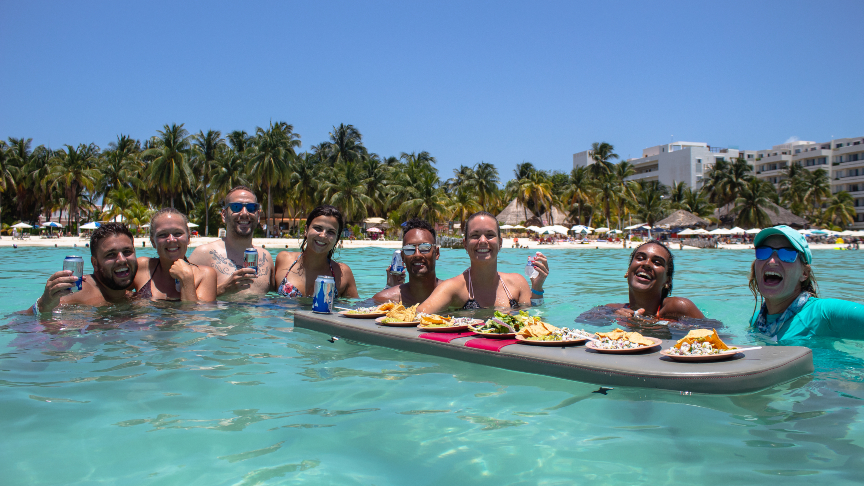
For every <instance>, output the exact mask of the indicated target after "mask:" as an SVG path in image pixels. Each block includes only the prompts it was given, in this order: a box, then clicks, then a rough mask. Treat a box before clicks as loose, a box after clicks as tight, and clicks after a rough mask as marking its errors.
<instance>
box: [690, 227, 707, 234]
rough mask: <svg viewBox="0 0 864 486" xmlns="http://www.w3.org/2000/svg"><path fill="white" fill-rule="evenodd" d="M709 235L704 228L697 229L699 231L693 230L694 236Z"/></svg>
mask: <svg viewBox="0 0 864 486" xmlns="http://www.w3.org/2000/svg"><path fill="white" fill-rule="evenodd" d="M709 233H710V232H709V231H708V230H706V229H705V228H699V229H695V230H693V234H694V235H707V234H709Z"/></svg>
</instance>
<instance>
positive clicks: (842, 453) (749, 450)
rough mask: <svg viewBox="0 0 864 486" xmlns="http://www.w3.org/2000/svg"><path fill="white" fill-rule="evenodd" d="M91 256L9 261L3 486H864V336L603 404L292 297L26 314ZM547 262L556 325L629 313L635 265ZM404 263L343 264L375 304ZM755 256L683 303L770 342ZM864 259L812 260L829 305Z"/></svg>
mask: <svg viewBox="0 0 864 486" xmlns="http://www.w3.org/2000/svg"><path fill="white" fill-rule="evenodd" d="M80 250H84V251H89V250H86V249H78V250H77V251H73V250H70V249H62V248H61V249H53V248H51V249H45V248H20V249H17V250H13V249H10V248H2V249H0V258H2V260H0V261H2V262H3V263H4V265H3V267H2V269H0V295H2V296H3V298H2V299H0V315H2V317H0V358H2V359H0V411H2V413H0V427H2V431H3V439H2V442H0V448H2V451H0V466H2V471H3V473H2V477H3V479H2V481H0V482H2V484H4V485H18V484H22V485H23V484H36V485H48V484H52V485H54V484H57V485H60V484H64V485H85V484H86V485H90V484H136V485H137V484H147V485H175V484H176V485H247V484H248V485H251V484H300V483H303V484H339V485H351V484H358V485H361V484H362V485H403V484H481V485H485V484H488V485H496V486H497V485H503V484H520V485H522V484H524V485H532V484H539V485H554V484H573V483H596V484H637V483H652V484H678V483H683V482H690V483H694V484H730V483H733V484H734V483H740V482H743V481H746V482H749V483H759V484H762V483H768V482H769V481H777V480H780V481H783V482H784V483H788V484H813V483H814V482H816V483H819V484H825V483H829V482H830V484H855V483H858V484H860V482H861V478H862V471H864V419H862V404H864V401H862V399H864V369H862V360H864V344H862V343H861V342H858V341H839V342H821V341H819V342H813V343H812V344H813V347H814V355H815V364H816V372H815V373H814V374H813V375H812V376H810V377H807V378H804V379H800V380H797V381H795V382H793V383H787V384H783V385H780V386H777V387H775V388H771V389H768V390H765V391H762V392H759V393H755V394H750V395H737V396H708V395H688V394H682V393H680V392H671V391H658V390H649V389H639V388H622V387H618V388H616V389H614V390H612V391H610V392H609V393H608V394H607V395H601V394H598V393H592V391H594V390H596V389H597V385H590V384H584V383H578V382H570V381H566V380H560V379H555V378H547V377H543V376H536V375H530V374H524V373H517V372H511V371H506V370H500V369H495V368H489V367H485V366H480V365H474V364H468V363H463V362H460V361H456V360H450V359H444V358H434V357H429V356H424V355H420V354H414V353H408V352H402V351H397V350H392V349H386V348H381V347H376V346H369V345H365V344H361V343H355V342H346V341H345V340H341V341H338V342H336V343H335V344H331V343H329V342H328V341H327V337H328V336H325V335H323V334H320V333H317V332H313V331H308V330H304V329H295V328H294V327H293V323H292V317H291V313H292V310H293V307H292V304H289V303H287V302H286V301H284V300H282V299H280V298H278V297H275V296H269V297H266V298H264V299H262V300H260V301H256V302H248V303H231V304H227V303H220V304H215V305H211V306H201V307H192V308H189V307H184V306H182V305H177V304H169V303H165V304H157V305H136V306H129V307H124V308H115V309H100V310H92V309H79V310H75V311H71V310H68V311H64V312H63V313H62V315H55V316H54V318H53V319H51V320H37V319H36V318H34V317H31V316H17V315H13V314H12V312H13V311H16V310H20V309H23V308H26V307H28V306H30V305H32V303H33V301H34V300H35V299H36V298H37V297H38V296H39V295H40V294H41V292H42V288H43V287H44V283H45V279H46V278H47V277H48V276H49V275H50V274H51V273H53V272H54V271H57V270H59V269H60V268H61V265H62V259H63V257H64V256H65V255H67V254H81V251H80ZM546 253H547V255H548V256H549V261H550V267H551V268H552V272H553V273H552V275H551V276H550V278H549V279H548V280H547V284H546V289H547V291H546V305H545V306H544V307H542V308H540V309H538V311H539V312H540V313H541V314H543V315H544V317H545V319H546V320H548V321H549V322H551V323H552V324H554V325H559V326H565V325H566V326H574V325H576V326H579V327H585V328H588V329H592V330H597V329H600V328H601V327H603V326H602V323H601V327H597V323H596V322H595V323H593V324H585V323H576V322H574V320H576V318H577V317H578V316H579V315H580V314H582V313H583V312H585V311H587V310H589V309H591V308H592V307H594V306H596V305H599V304H606V303H609V302H624V301H626V283H625V280H624V272H625V270H626V266H627V257H628V255H629V252H628V251H625V250H594V251H592V250H550V251H548V252H546ZM529 254H530V252H529V251H528V250H513V249H507V250H504V251H503V253H502V255H501V257H500V260H501V265H500V269H501V270H502V271H513V272H519V271H521V270H522V268H523V265H524V261H525V258H526V257H527V256H528V255H529ZM85 255H87V254H85ZM139 255H147V256H153V255H154V254H153V252H152V250H151V249H149V248H148V249H146V250H141V251H140V252H139ZM390 255H391V250H386V249H377V248H370V249H347V250H342V251H341V253H340V254H339V256H338V258H339V259H340V260H341V261H344V262H346V263H348V264H349V265H350V266H351V268H352V269H353V270H354V273H355V275H356V276H357V281H358V287H359V290H360V294H361V297H368V296H371V295H372V294H373V293H374V292H376V291H378V290H379V289H380V288H381V287H382V284H383V281H384V277H383V269H384V268H385V267H386V265H387V264H388V262H389V256H390ZM87 256H89V255H87ZM274 256H275V255H274ZM85 260H86V261H88V264H87V265H86V266H87V269H86V271H87V272H89V271H90V268H89V258H85ZM751 261H752V252H750V251H728V250H726V251H724V250H702V251H679V252H676V261H675V263H676V275H675V291H674V295H678V296H683V297H689V298H691V299H692V300H693V301H694V302H695V303H696V304H697V305H698V306H699V307H700V309H702V310H703V312H704V313H705V315H706V316H707V317H708V318H710V319H716V320H718V321H721V322H722V324H723V327H722V328H721V332H723V333H724V334H725V335H727V336H729V338H728V341H731V342H733V343H735V344H748V343H753V342H758V341H757V340H756V339H755V338H754V337H752V336H751V335H749V334H748V333H747V330H746V322H747V319H748V318H749V316H750V315H751V314H752V311H753V297H752V296H751V294H750V293H749V291H748V290H747V288H746V278H747V277H746V276H747V271H748V269H749V265H750V262H751ZM862 261H864V252H854V251H824V250H823V251H816V252H814V268H815V273H816V276H817V280H818V282H819V284H820V288H821V292H822V294H823V295H824V296H826V297H839V298H845V299H850V300H855V301H859V302H862V301H864V296H862V294H861V288H862V287H861V283H860V270H861V268H862ZM466 265H467V257H466V255H465V253H464V251H461V250H442V255H441V260H439V263H438V273H439V276H443V277H449V276H453V275H455V274H456V273H458V272H460V271H462V270H463V269H464V268H465V267H466ZM718 324H719V323H718ZM606 327H608V326H606Z"/></svg>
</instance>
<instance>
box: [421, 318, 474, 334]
mask: <svg viewBox="0 0 864 486" xmlns="http://www.w3.org/2000/svg"><path fill="white" fill-rule="evenodd" d="M482 323H483V321H482V320H480V319H473V318H471V317H452V316H447V317H444V316H439V315H438V314H420V324H417V329H420V330H421V331H431V332H462V331H467V330H468V327H469V326H472V325H477V324H482Z"/></svg>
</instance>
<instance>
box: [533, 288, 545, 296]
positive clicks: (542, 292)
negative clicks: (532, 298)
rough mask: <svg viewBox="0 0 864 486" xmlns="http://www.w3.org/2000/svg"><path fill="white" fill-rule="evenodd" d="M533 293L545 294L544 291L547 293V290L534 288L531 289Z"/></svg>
mask: <svg viewBox="0 0 864 486" xmlns="http://www.w3.org/2000/svg"><path fill="white" fill-rule="evenodd" d="M531 293H532V294H537V295H543V294H544V293H546V291H545V290H534V289H531Z"/></svg>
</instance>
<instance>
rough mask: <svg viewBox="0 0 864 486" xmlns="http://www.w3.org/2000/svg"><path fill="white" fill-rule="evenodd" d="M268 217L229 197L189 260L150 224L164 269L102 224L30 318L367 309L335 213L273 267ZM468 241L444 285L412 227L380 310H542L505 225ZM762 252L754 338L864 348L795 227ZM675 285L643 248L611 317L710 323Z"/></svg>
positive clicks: (173, 234)
mask: <svg viewBox="0 0 864 486" xmlns="http://www.w3.org/2000/svg"><path fill="white" fill-rule="evenodd" d="M261 215H262V211H261V205H260V204H259V203H258V201H257V198H256V196H255V194H254V193H253V192H252V190H251V189H249V188H248V187H245V186H237V187H235V188H233V189H231V191H230V192H228V194H227V195H226V197H225V200H224V204H223V208H222V212H221V216H222V220H223V222H224V224H225V227H226V236H225V237H224V238H221V239H219V240H216V241H214V242H211V243H208V244H205V245H202V246H199V247H197V248H196V249H195V250H194V251H193V252H192V254H191V255H189V257H188V259H187V258H186V253H187V250H188V246H189V238H190V234H189V228H188V225H187V223H188V220H187V218H186V216H185V215H184V214H182V213H181V212H179V211H177V210H176V209H173V208H164V209H161V210H159V211H157V212H156V213H155V214H154V215H153V217H152V219H151V221H150V225H151V226H150V230H151V235H150V243H151V245H152V246H153V248H154V249H155V250H156V253H157V257H155V258H150V257H136V254H135V245H134V240H133V236H132V234H131V232H130V231H129V230H128V229H127V228H126V226H125V225H123V224H122V223H106V224H103V225H102V226H101V227H100V228H98V229H97V230H96V231H95V232H94V233H93V236H92V237H91V240H90V245H89V246H90V252H91V259H90V260H91V263H92V265H93V273H92V274H91V275H87V276H85V277H84V281H83V286H82V290H81V291H80V292H75V293H70V291H69V289H70V288H71V287H72V286H73V285H75V283H76V281H77V278H76V277H74V276H73V275H72V272H70V271H65V270H64V271H60V272H57V273H54V274H53V275H51V276H50V277H49V278H48V281H47V283H46V285H45V290H44V292H43V294H42V296H40V297H39V298H38V299H37V301H36V302H35V303H34V304H33V306H32V307H31V308H30V309H29V310H28V311H25V312H27V313H33V314H41V313H49V312H52V311H53V310H54V309H55V308H57V307H58V306H59V305H61V304H81V305H91V306H100V305H106V304H112V303H115V304H116V303H121V302H126V301H129V300H132V299H147V300H169V301H171V300H173V301H184V302H212V301H215V300H216V299H217V298H218V299H220V300H233V299H238V298H246V297H248V296H251V295H263V294H265V293H267V292H270V291H276V292H277V293H278V294H279V295H280V296H283V297H288V298H299V297H309V296H311V295H312V293H313V290H314V286H315V279H316V278H317V277H318V276H320V275H325V276H332V277H333V278H334V280H335V283H336V290H337V296H339V297H343V298H358V297H359V295H358V292H357V284H356V282H355V279H354V274H353V273H352V272H351V269H350V268H349V267H348V265H346V264H344V263H340V262H336V261H334V260H333V252H334V249H335V248H336V247H337V245H338V243H339V240H340V238H341V236H342V232H343V229H344V227H345V221H344V218H343V216H342V213H341V212H340V211H339V210H338V209H337V208H335V207H333V206H328V205H324V206H319V207H317V208H315V209H314V210H313V211H312V212H310V214H309V216H308V217H307V219H306V228H305V233H304V235H303V241H302V243H301V245H300V251H297V252H290V251H281V252H279V254H278V255H277V256H276V260H275V261H274V260H273V258H272V257H271V255H270V253H269V252H268V251H267V250H266V249H264V248H258V247H255V246H254V245H253V243H252V236H253V231H254V229H255V228H256V227H257V226H258V224H259V222H260V218H261ZM463 238H464V243H465V250H466V252H467V253H468V256H469V259H470V266H469V267H468V269H466V270H465V271H464V272H462V273H461V274H459V275H457V276H455V277H452V278H449V279H446V280H442V279H440V278H438V276H437V274H436V272H435V264H436V261H437V260H438V259H439V257H440V252H439V248H438V246H437V245H436V234H435V228H434V227H433V226H432V225H431V224H430V223H429V222H427V221H424V220H421V219H411V220H409V221H407V222H406V223H405V224H403V236H402V250H401V251H402V258H403V261H404V262H405V267H406V271H407V274H408V279H407V282H405V283H400V284H396V285H393V286H391V287H389V288H386V289H384V290H382V291H380V292H378V293H377V294H375V295H374V296H373V300H375V301H377V302H402V304H403V305H405V306H411V305H414V304H419V305H418V307H417V311H418V312H423V313H438V312H443V311H447V310H453V309H480V308H506V309H517V308H523V307H530V306H536V305H542V303H543V294H544V292H545V290H544V288H543V285H544V282H545V281H546V278H547V277H548V275H549V263H548V260H547V258H546V257H545V256H544V255H543V254H542V253H539V252H538V253H537V256H536V257H535V258H534V259H533V266H534V269H535V270H536V276H535V277H533V278H531V279H530V281H529V280H527V279H526V278H525V277H523V276H522V275H521V274H518V273H504V272H500V271H499V270H498V252H499V251H500V250H501V247H502V240H501V231H500V228H499V226H498V222H497V220H496V219H495V217H494V216H493V215H492V214H490V213H487V212H485V211H481V212H478V213H474V214H473V215H471V216H470V217H469V218H468V219H467V220H466V222H465V227H464V237H463ZM754 246H755V248H756V252H755V260H754V262H753V264H752V266H751V271H750V279H749V280H750V283H749V286H750V290H751V291H752V292H753V294H754V297H755V298H756V299H757V302H758V301H759V299H760V297H761V299H762V305H761V307H760V308H758V310H757V311H755V312H754V314H753V317H752V318H751V321H750V324H751V326H752V328H753V329H754V330H755V331H758V332H760V333H762V334H764V335H765V336H766V337H768V338H770V339H774V340H789V339H794V338H808V337H811V336H823V335H827V336H834V337H843V338H850V339H861V338H864V305H862V304H858V303H853V302H848V301H844V300H838V299H824V298H819V297H818V294H817V287H816V280H815V278H814V276H813V269H812V267H811V263H812V253H811V252H810V248H809V246H808V244H807V241H806V240H805V239H804V237H803V236H801V234H799V233H798V232H797V231H795V230H793V229H792V228H789V227H787V226H775V227H773V228H767V229H765V230H763V231H762V232H761V233H759V234H758V235H756V237H755V239H754ZM247 248H255V250H257V252H258V266H257V269H255V268H246V267H245V266H244V252H245V251H246V249H247ZM674 273H675V266H674V258H673V256H672V252H671V250H670V249H669V248H668V247H667V246H665V245H663V244H662V243H661V242H659V241H656V240H650V241H648V242H646V243H643V244H641V245H639V246H638V247H637V248H636V249H635V250H634V251H633V253H632V254H631V255H630V264H629V266H628V268H627V271H626V273H625V275H624V277H625V278H626V280H627V284H628V289H629V299H628V302H627V303H625V304H610V305H609V306H610V307H611V308H613V309H614V312H615V313H616V314H619V315H623V316H635V317H638V318H644V319H657V320H660V319H665V320H669V319H676V318H680V317H691V318H704V317H705V316H704V315H703V314H702V312H701V311H700V310H699V309H698V308H697V307H696V305H695V304H693V302H691V301H690V300H689V299H686V298H682V297H672V296H671V294H672V287H673V286H672V283H673V275H674Z"/></svg>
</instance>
